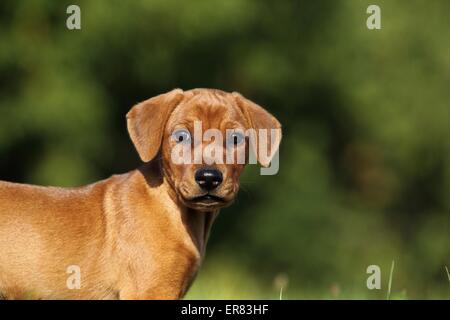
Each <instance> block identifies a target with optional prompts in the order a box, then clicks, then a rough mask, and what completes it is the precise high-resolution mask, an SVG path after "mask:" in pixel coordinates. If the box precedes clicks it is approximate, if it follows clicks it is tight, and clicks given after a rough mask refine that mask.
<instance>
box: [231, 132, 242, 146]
mask: <svg viewBox="0 0 450 320" xmlns="http://www.w3.org/2000/svg"><path fill="white" fill-rule="evenodd" d="M244 141H245V136H244V135H243V134H242V133H241V132H233V133H231V134H230V135H229V136H228V144H230V145H235V146H238V145H240V144H242V143H243V142H244Z"/></svg>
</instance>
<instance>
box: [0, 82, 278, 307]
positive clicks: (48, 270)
mask: <svg viewBox="0 0 450 320" xmlns="http://www.w3.org/2000/svg"><path fill="white" fill-rule="evenodd" d="M127 119H128V130H129V133H130V136H131V139H132V141H133V143H134V144H135V146H136V149H137V150H138V153H139V155H140V157H141V158H142V160H143V161H144V162H145V164H144V165H143V166H142V167H141V168H139V169H137V170H134V171H131V172H129V173H126V174H122V175H115V176H112V177H111V178H109V179H107V180H103V181H100V182H97V183H94V184H92V185H89V186H85V187H81V188H74V189H62V188H53V187H38V186H30V185H21V184H15V183H8V182H0V297H3V298H6V299H23V298H32V299H118V298H119V299H177V298H181V297H183V295H184V294H185V293H186V291H187V289H188V287H189V285H190V283H191V282H192V280H193V278H194V276H195V274H196V272H197V269H198V267H199V265H200V262H201V260H202V257H203V255H204V252H205V246H206V241H207V239H208V234H209V231H210V228H211V225H212V223H213V221H214V219H215V218H216V216H217V214H218V211H219V209H220V208H221V207H224V206H227V205H229V204H231V202H232V201H233V199H234V198H235V196H236V193H237V192H238V188H239V181H238V179H239V175H240V173H241V171H242V169H243V167H244V165H243V164H220V163H217V164H215V163H213V164H208V165H206V164H205V163H197V164H175V163H174V162H173V160H172V156H171V152H172V150H173V148H174V147H175V146H176V145H179V144H180V143H183V144H184V145H188V146H189V148H188V149H192V150H193V151H194V150H196V148H199V147H200V146H199V145H198V144H197V145H196V144H195V143H194V142H193V141H194V140H193V139H192V136H191V135H192V132H193V130H194V122H195V121H201V126H202V129H203V130H207V129H209V128H216V129H219V130H220V132H223V133H224V134H225V132H226V129H248V128H254V129H280V127H281V126H280V124H279V122H278V121H277V120H276V119H275V118H274V117H273V116H271V115H270V114H269V113H268V112H267V111H265V110H264V109H263V108H261V107H259V106H258V105H256V104H254V103H253V102H251V101H249V100H247V99H245V98H244V97H242V96H241V95H240V94H238V93H226V92H223V91H219V90H212V89H195V90H190V91H186V92H183V91H182V90H180V89H176V90H173V91H171V92H169V93H166V94H162V95H160V96H157V97H154V98H152V99H149V100H147V101H145V102H142V103H140V104H138V105H136V106H135V107H134V108H132V109H131V111H130V112H129V113H128V115H127ZM279 132H280V131H279ZM234 138H235V140H233V141H235V142H236V146H234V147H235V148H234V149H233V150H234V151H235V152H237V150H238V149H239V148H246V147H247V144H248V139H247V140H245V141H244V142H243V143H241V142H240V141H238V140H239V139H240V137H234ZM280 140H281V132H280V134H278V135H276V137H275V138H274V141H272V144H271V145H270V146H268V149H269V150H270V151H269V156H270V157H271V156H273V154H274V153H275V151H276V150H277V148H278V146H279V143H280ZM203 146H204V143H203ZM224 148H226V146H224ZM257 156H258V157H259V154H258V153H257ZM260 162H261V161H260ZM262 164H263V165H268V163H262ZM72 272H73V273H72ZM73 276H79V278H74V279H75V280H76V279H78V280H79V283H80V284H81V287H80V288H78V287H77V286H76V285H75V287H74V286H71V285H70V280H69V281H68V279H70V278H71V277H73ZM76 282H77V281H75V283H76Z"/></svg>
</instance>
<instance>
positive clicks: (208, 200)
mask: <svg viewBox="0 0 450 320" xmlns="http://www.w3.org/2000/svg"><path fill="white" fill-rule="evenodd" d="M191 201H192V202H195V203H202V204H214V203H223V202H225V199H224V198H222V197H218V196H215V195H212V194H205V195H202V196H199V197H195V198H193V199H191Z"/></svg>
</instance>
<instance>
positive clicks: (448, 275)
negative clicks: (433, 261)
mask: <svg viewBox="0 0 450 320" xmlns="http://www.w3.org/2000/svg"><path fill="white" fill-rule="evenodd" d="M445 271H447V277H448V282H449V283H450V272H448V268H447V266H445Z"/></svg>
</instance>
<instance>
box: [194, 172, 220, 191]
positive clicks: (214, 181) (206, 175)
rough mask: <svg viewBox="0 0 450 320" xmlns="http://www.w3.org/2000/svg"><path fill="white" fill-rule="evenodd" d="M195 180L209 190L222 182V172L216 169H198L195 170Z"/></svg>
mask: <svg viewBox="0 0 450 320" xmlns="http://www.w3.org/2000/svg"><path fill="white" fill-rule="evenodd" d="M195 181H197V184H198V185H199V186H200V187H201V188H202V189H203V190H206V191H211V190H214V189H215V188H217V187H218V186H219V185H220V184H221V183H222V181H223V176H222V172H220V171H219V170H216V169H199V170H197V172H195Z"/></svg>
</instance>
